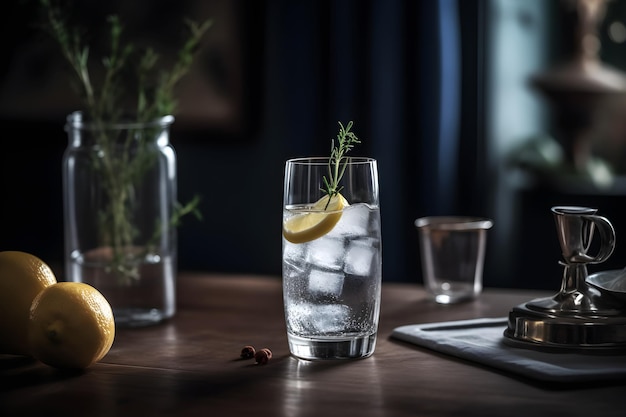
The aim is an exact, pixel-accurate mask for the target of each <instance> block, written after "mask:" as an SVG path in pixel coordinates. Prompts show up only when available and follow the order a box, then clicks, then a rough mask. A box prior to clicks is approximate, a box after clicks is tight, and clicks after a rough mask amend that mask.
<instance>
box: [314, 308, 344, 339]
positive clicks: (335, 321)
mask: <svg viewBox="0 0 626 417" xmlns="http://www.w3.org/2000/svg"><path fill="white" fill-rule="evenodd" d="M310 314H311V315H310V317H309V318H310V321H311V324H312V325H313V327H314V328H315V329H316V330H317V332H318V333H336V332H341V331H343V330H344V329H345V328H346V327H347V326H349V325H350V307H348V306H346V305H342V304H326V305H319V306H312V308H311V312H310Z"/></svg>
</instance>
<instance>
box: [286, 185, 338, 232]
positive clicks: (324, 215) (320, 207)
mask: <svg viewBox="0 0 626 417" xmlns="http://www.w3.org/2000/svg"><path fill="white" fill-rule="evenodd" d="M326 204H328V207H326ZM349 205H350V204H348V201H347V200H346V199H345V198H344V197H343V196H342V195H341V194H339V193H338V194H336V195H334V196H332V197H331V199H330V203H329V202H328V196H325V197H322V198H320V199H319V200H318V201H317V202H316V203H315V204H314V205H313V207H312V208H311V209H310V210H311V211H308V212H306V213H302V214H296V215H295V216H293V217H290V218H288V219H287V220H285V221H284V222H283V236H285V239H287V240H288V241H290V242H291V243H304V242H309V241H311V240H314V239H317V238H318V237H322V236H324V235H325V234H326V233H328V232H330V231H331V230H332V229H333V227H335V225H336V224H337V222H338V221H339V219H340V218H341V214H342V210H343V209H344V208H345V207H348V206H349Z"/></svg>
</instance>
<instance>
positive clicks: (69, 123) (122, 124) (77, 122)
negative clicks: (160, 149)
mask: <svg viewBox="0 0 626 417" xmlns="http://www.w3.org/2000/svg"><path fill="white" fill-rule="evenodd" d="M129 120H130V119H129ZM172 123H174V116H172V115H171V114H168V115H165V116H163V117H159V118H156V119H153V120H150V121H147V122H137V121H119V122H114V123H105V124H104V126H96V125H95V123H94V122H93V121H91V120H84V114H83V112H82V111H75V112H72V113H70V114H69V115H68V116H67V119H66V124H65V127H66V129H83V130H95V129H105V130H132V129H145V128H150V127H161V128H164V127H167V126H169V125H171V124H172Z"/></svg>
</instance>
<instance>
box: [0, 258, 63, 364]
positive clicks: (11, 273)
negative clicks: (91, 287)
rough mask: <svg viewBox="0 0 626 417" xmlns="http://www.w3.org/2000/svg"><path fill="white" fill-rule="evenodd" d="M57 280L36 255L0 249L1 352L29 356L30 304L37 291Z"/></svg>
mask: <svg viewBox="0 0 626 417" xmlns="http://www.w3.org/2000/svg"><path fill="white" fill-rule="evenodd" d="M56 282H57V279H56V277H55V276H54V273H53V272H52V270H51V269H50V267H49V266H48V265H47V264H46V263H45V262H43V261H42V260H41V259H39V258H38V257H37V256H35V255H32V254H30V253H26V252H20V251H2V252H0V353H10V354H14V355H29V353H30V352H29V351H28V315H29V310H30V305H31V304H32V302H33V299H34V298H35V296H36V295H37V294H39V293H40V292H41V291H42V290H43V289H44V288H46V287H48V286H50V285H52V284H55V283H56Z"/></svg>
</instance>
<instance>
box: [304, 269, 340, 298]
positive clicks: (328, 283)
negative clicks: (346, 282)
mask: <svg viewBox="0 0 626 417" xmlns="http://www.w3.org/2000/svg"><path fill="white" fill-rule="evenodd" d="M343 277H344V276H343V274H342V273H338V272H329V271H322V270H319V269H312V270H311V272H310V273H309V291H311V292H312V293H315V294H321V295H325V296H327V295H330V296H334V297H338V296H340V295H341V291H342V289H343Z"/></svg>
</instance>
